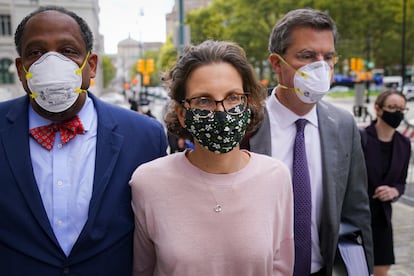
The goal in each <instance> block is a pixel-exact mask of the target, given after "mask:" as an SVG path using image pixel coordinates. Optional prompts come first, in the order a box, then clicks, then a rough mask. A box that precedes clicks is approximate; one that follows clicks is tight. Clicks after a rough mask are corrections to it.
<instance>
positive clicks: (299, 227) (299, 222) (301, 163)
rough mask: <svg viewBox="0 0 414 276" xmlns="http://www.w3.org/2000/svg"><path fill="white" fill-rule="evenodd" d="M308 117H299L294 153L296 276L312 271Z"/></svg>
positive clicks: (294, 271) (304, 275)
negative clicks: (307, 148) (306, 135)
mask: <svg viewBox="0 0 414 276" xmlns="http://www.w3.org/2000/svg"><path fill="white" fill-rule="evenodd" d="M306 123H307V121H306V119H298V120H297V121H296V122H295V124H296V137H295V145H294V155H293V168H292V170H293V173H292V174H293V175H292V182H293V195H294V220H295V226H294V229H295V230H294V234H295V266H294V270H293V275H294V276H308V275H309V274H310V272H311V270H310V269H311V252H312V250H311V247H312V239H311V210H312V202H311V187H310V178H309V170H308V162H307V159H306V148H305V133H304V130H305V126H306Z"/></svg>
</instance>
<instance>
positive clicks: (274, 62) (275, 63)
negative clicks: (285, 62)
mask: <svg viewBox="0 0 414 276" xmlns="http://www.w3.org/2000/svg"><path fill="white" fill-rule="evenodd" d="M269 62H270V65H271V66H272V69H273V71H274V72H275V73H276V74H278V73H279V72H280V62H281V61H280V58H279V57H278V56H277V55H275V54H270V55H269Z"/></svg>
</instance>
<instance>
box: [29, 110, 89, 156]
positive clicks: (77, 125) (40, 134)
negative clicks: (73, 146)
mask: <svg viewBox="0 0 414 276" xmlns="http://www.w3.org/2000/svg"><path fill="white" fill-rule="evenodd" d="M56 131H59V132H60V141H61V142H62V143H63V144H66V143H67V142H69V141H70V140H71V139H73V138H75V136H76V134H84V133H85V129H84V128H83V125H82V122H81V121H80V119H79V117H78V116H75V117H73V118H72V119H70V120H68V121H65V122H63V123H59V124H54V123H53V124H50V125H47V126H40V127H35V128H32V129H30V130H29V133H30V136H31V137H33V139H35V140H36V141H37V142H38V143H39V144H40V145H41V146H43V147H44V148H46V149H47V150H49V151H50V150H51V149H52V148H53V143H54V141H55V136H56Z"/></svg>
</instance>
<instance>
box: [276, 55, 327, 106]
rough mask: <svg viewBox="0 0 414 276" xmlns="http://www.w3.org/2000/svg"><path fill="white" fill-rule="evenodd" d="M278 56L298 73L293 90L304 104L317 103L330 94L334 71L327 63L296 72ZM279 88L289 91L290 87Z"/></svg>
mask: <svg viewBox="0 0 414 276" xmlns="http://www.w3.org/2000/svg"><path fill="white" fill-rule="evenodd" d="M277 56H278V57H279V59H280V60H281V61H282V62H283V63H285V64H287V65H288V66H289V67H290V68H292V69H293V70H294V71H295V72H296V73H295V76H294V78H293V85H294V87H293V88H292V89H293V90H295V92H296V95H297V96H298V98H299V99H300V100H301V101H302V102H304V103H316V102H318V101H319V100H320V99H322V98H323V96H325V95H326V93H328V91H329V88H330V86H331V78H332V72H333V71H332V69H331V67H330V66H329V64H328V63H327V62H326V61H322V60H321V61H316V62H312V63H309V64H306V65H305V66H302V67H301V68H299V69H298V70H296V69H295V68H293V67H292V66H291V65H290V64H289V63H287V62H286V61H285V60H284V59H283V58H282V57H281V56H279V55H277ZM279 86H280V87H282V88H285V89H289V87H286V86H284V85H282V84H279Z"/></svg>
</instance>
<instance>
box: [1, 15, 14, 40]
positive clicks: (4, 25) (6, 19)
mask: <svg viewBox="0 0 414 276" xmlns="http://www.w3.org/2000/svg"><path fill="white" fill-rule="evenodd" d="M10 35H12V32H11V19H10V15H7V14H0V36H10Z"/></svg>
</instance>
